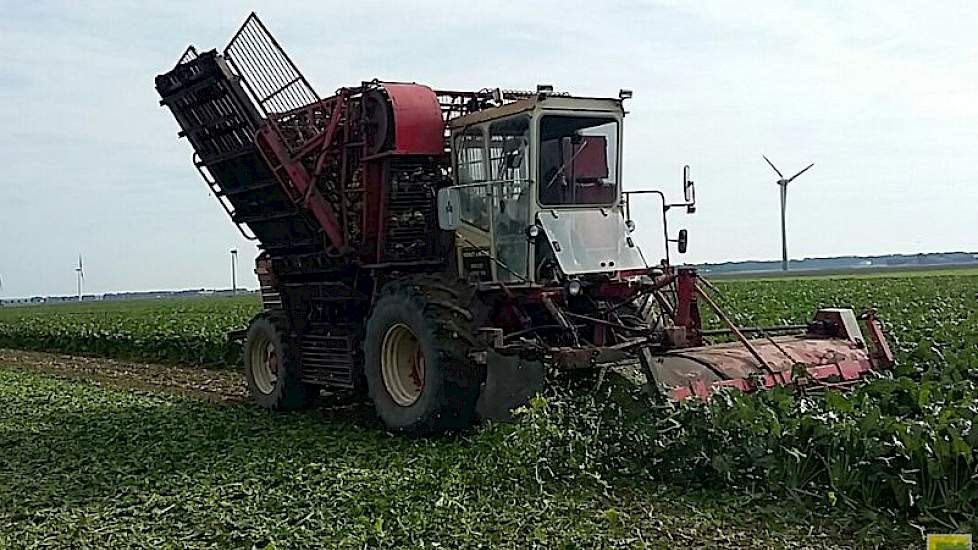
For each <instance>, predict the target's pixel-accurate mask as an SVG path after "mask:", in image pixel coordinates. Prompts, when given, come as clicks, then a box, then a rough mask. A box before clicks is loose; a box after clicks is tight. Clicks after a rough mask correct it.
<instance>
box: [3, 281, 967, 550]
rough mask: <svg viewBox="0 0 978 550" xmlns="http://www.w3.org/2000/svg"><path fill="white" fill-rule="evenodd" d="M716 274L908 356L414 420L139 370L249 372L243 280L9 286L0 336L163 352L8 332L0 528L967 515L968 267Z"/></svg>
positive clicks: (582, 394) (614, 540) (383, 527)
mask: <svg viewBox="0 0 978 550" xmlns="http://www.w3.org/2000/svg"><path fill="white" fill-rule="evenodd" d="M717 284H718V286H719V288H720V290H721V292H722V296H723V302H724V303H725V305H727V306H729V308H730V309H732V310H733V311H734V312H735V313H734V317H735V318H736V319H737V320H738V321H740V322H742V323H743V324H751V325H753V324H759V323H798V322H804V321H807V320H808V319H809V317H810V316H811V314H812V313H813V312H814V311H815V309H817V308H818V307H820V306H840V307H853V308H854V309H856V310H862V309H866V308H870V307H873V308H876V309H878V311H879V314H880V316H881V317H882V318H883V319H884V320H885V321H886V329H887V332H888V336H889V338H890V340H891V343H892V345H893V347H894V349H895V351H896V354H897V359H898V367H897V369H895V371H894V372H892V373H888V374H887V375H886V376H883V377H880V378H878V379H874V380H871V381H868V382H866V383H865V384H862V385H861V386H859V387H858V388H857V389H856V390H855V391H853V392H850V393H848V394H834V393H833V394H828V395H826V396H812V397H800V396H795V395H792V394H789V393H787V392H770V393H767V394H764V395H759V396H740V395H734V394H731V395H729V396H726V395H725V396H721V397H719V398H717V399H714V400H713V401H712V402H711V403H710V404H708V405H704V404H701V403H692V402H690V403H685V404H683V405H682V406H680V407H676V408H672V409H666V410H664V409H662V408H658V407H655V406H653V405H652V404H650V403H648V402H646V400H645V399H644V397H643V396H642V395H641V394H640V392H638V391H636V390H635V388H632V387H629V386H627V385H625V384H620V383H618V382H619V381H618V379H616V378H611V379H610V382H608V383H606V384H605V385H604V386H602V388H600V389H599V390H597V391H595V390H587V389H582V388H573V389H565V390H558V389H553V390H550V391H549V392H548V393H547V395H545V396H541V397H540V398H538V399H535V400H534V402H533V403H532V404H531V405H530V406H528V407H527V408H526V409H525V410H523V411H521V413H520V414H519V415H518V421H517V422H516V423H514V424H508V425H498V426H483V427H480V428H479V429H477V430H474V431H473V432H471V433H467V434H462V435H458V436H453V437H445V438H436V439H429V440H416V439H407V438H402V437H395V436H390V435H388V434H386V433H384V431H383V430H382V429H381V428H380V427H379V425H378V424H377V422H376V421H375V420H374V419H373V418H372V415H371V413H370V408H369V406H365V405H363V404H361V403H344V404H342V406H339V405H337V406H329V405H328V404H327V406H325V407H323V408H321V409H319V410H316V411H309V412H303V413H296V414H287V415H286V414H272V413H267V412H265V411H262V410H259V409H257V408H255V407H253V406H251V405H250V404H247V403H243V402H242V401H243V398H242V397H241V396H240V394H239V393H233V392H231V390H227V392H226V393H227V394H228V395H229V397H227V398H226V399H222V400H220V401H221V402H220V403H213V402H208V401H207V400H203V399H200V398H199V396H196V395H189V394H185V393H181V394H179V395H175V394H174V393H173V392H161V391H153V390H152V387H151V386H153V384H155V383H156V382H153V384H150V383H148V382H147V383H144V384H136V383H133V384H127V383H126V382H125V379H126V377H131V378H133V379H134V380H138V379H140V377H149V376H150V374H149V373H151V374H152V376H153V377H165V376H167V375H165V374H161V373H163V372H164V371H166V370H167V369H168V368H169V369H170V370H171V371H172V372H173V373H179V376H182V377H184V379H182V380H183V381H182V382H180V385H181V387H183V386H193V385H195V384H197V385H199V386H200V387H201V388H204V389H205V390H207V391H211V390H210V389H208V388H214V387H215V384H216V386H218V387H227V388H231V387H235V384H237V385H238V387H240V381H239V380H240V378H239V375H238V373H237V371H236V370H235V369H233V368H231V367H233V366H234V363H235V362H236V356H237V353H238V351H237V350H236V349H235V347H234V346H233V345H231V344H228V343H227V342H226V341H225V338H224V333H225V332H226V331H227V330H231V329H236V328H240V327H242V326H244V325H245V324H246V323H247V321H248V319H249V318H250V317H251V316H252V315H253V314H254V313H256V312H257V311H258V309H259V305H258V303H257V301H256V299H255V298H253V297H247V298H234V299H225V298H215V299H191V300H167V301H158V302H157V301H134V302H125V303H84V304H71V305H64V306H42V307H28V308H20V307H18V308H5V309H0V347H6V348H19V349H33V350H48V351H59V352H66V353H72V354H84V355H90V356H102V357H114V358H117V359H126V360H142V361H146V362H151V363H166V364H171V365H174V366H173V367H168V368H165V367H150V366H140V365H132V364H128V366H126V367H125V368H124V369H123V368H122V367H120V366H119V365H120V363H118V362H112V361H105V362H103V363H100V362H99V361H98V360H95V361H93V360H86V363H85V365H86V366H85V368H84V369H83V370H84V376H63V375H62V374H64V373H65V372H68V371H72V369H74V371H75V372H76V373H77V372H79V369H78V368H74V367H71V366H70V365H68V366H65V364H67V363H70V362H71V360H70V359H68V358H64V357H58V356H46V355H41V354H35V355H36V356H37V357H36V358H33V359H30V360H27V359H22V360H14V359H10V358H9V357H7V358H6V359H5V356H3V355H0V403H2V404H3V406H2V407H0V448H2V449H4V453H3V457H2V458H0V547H7V546H20V545H29V544H33V543H42V542H47V543H52V544H54V545H66V544H68V543H70V542H75V543H78V541H81V542H80V545H86V544H87V545H91V546H96V547H100V546H106V545H119V546H159V545H165V544H170V545H174V546H236V547H250V546H252V545H256V546H258V547H264V546H265V545H268V544H272V545H273V546H277V547H292V546H297V545H316V544H320V545H332V544H334V543H335V544H337V545H340V546H348V547H363V546H365V545H366V546H407V547H415V548H420V547H435V546H437V545H439V544H440V545H441V547H445V548H448V547H456V546H466V547H475V546H480V545H481V546H485V547H499V546H502V547H514V548H515V547H527V546H532V545H537V546H540V547H560V546H561V545H564V547H567V548H574V547H593V546H621V547H633V546H642V545H647V546H649V547H655V548H674V547H683V546H684V545H691V546H696V545H698V544H702V545H706V546H709V545H714V546H721V547H722V546H729V545H734V544H739V545H741V546H744V547H757V546H759V547H777V548H781V547H793V546H794V547H851V546H856V547H873V546H878V547H884V548H895V547H919V546H920V544H921V542H920V541H921V533H922V532H931V533H933V532H956V531H959V532H975V528H976V527H978V519H976V518H978V510H976V506H978V477H976V474H975V470H976V462H975V459H976V458H978V456H976V450H975V449H976V448H978V432H976V431H975V429H974V423H975V420H976V416H978V390H976V385H975V380H976V378H978V273H974V272H968V271H962V272H953V271H952V272H929V273H927V274H916V273H907V274H899V275H897V276H888V277H879V276H873V277H868V278H857V277H854V278H813V279H770V280H751V281H721V282H719V283H717ZM45 358H47V359H45ZM30 365H35V366H37V368H32V367H30ZM177 365H183V366H177ZM188 366H192V367H193V368H187V367H188ZM62 367H64V368H63V369H62ZM59 369H61V370H59ZM120 369H122V370H120ZM100 370H104V372H101V376H100ZM110 371H112V372H110ZM119 372H124V374H119ZM113 373H114V374H113ZM195 373H199V376H200V380H199V381H195V380H196V379H195V378H194V377H195V376H197V374H195ZM173 376H176V375H173ZM77 378H83V379H85V380H81V381H79V380H77ZM91 380H94V382H92V381H91ZM215 380H223V382H220V383H216V382H215ZM159 385H161V386H164V385H166V383H159Z"/></svg>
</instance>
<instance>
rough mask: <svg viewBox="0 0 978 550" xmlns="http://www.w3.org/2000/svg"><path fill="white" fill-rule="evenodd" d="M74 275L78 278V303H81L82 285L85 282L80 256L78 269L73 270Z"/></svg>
mask: <svg viewBox="0 0 978 550" xmlns="http://www.w3.org/2000/svg"><path fill="white" fill-rule="evenodd" d="M75 273H76V274H77V276H78V301H79V302H80V301H82V283H83V282H85V268H84V267H82V257H81V254H79V255H78V267H76V268H75Z"/></svg>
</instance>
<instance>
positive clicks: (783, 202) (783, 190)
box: [761, 155, 815, 271]
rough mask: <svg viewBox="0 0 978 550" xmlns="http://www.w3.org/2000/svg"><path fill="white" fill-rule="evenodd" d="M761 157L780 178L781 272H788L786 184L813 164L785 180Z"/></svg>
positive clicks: (778, 171)
mask: <svg viewBox="0 0 978 550" xmlns="http://www.w3.org/2000/svg"><path fill="white" fill-rule="evenodd" d="M761 156H762V157H764V160H766V161H767V163H768V164H769V165H770V166H771V168H772V169H773V170H774V171H775V172H777V173H778V178H780V179H778V187H780V188H781V271H788V232H787V230H786V229H785V225H784V212H785V207H786V206H787V204H788V184H789V183H791V182H793V181H795V178H797V177H798V176H800V175H802V174H804V173H805V172H807V171H808V169H809V168H811V167H812V166H815V163H814V162H813V163H811V164H809V165H808V166H806V167H805V168H804V169H803V170H802V171H801V172H798V173H797V174H795V175H794V176H791V177H790V178H788V179H785V177H784V174H782V173H781V170H778V168H777V167H776V166H774V163H773V162H771V161H770V160H768V158H767V157H765V156H764V155H761Z"/></svg>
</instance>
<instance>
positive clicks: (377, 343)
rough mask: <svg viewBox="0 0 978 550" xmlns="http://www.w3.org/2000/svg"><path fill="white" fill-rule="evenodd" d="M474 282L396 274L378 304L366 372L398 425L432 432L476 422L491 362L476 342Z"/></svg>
mask: <svg viewBox="0 0 978 550" xmlns="http://www.w3.org/2000/svg"><path fill="white" fill-rule="evenodd" d="M472 294H473V293H472V290H471V289H470V288H469V287H468V286H467V285H463V284H461V283H458V284H455V283H450V282H446V281H444V280H441V279H439V278H436V277H418V278H412V279H407V280H404V281H394V282H392V283H389V284H387V285H385V286H384V288H383V289H382V290H381V293H380V297H379V298H378V299H377V302H376V303H375V304H374V307H373V310H372V311H371V314H370V318H369V319H368V320H367V326H366V331H365V336H364V374H365V376H366V378H367V390H368V393H369V395H370V398H371V399H372V400H373V402H374V405H375V407H376V409H377V415H378V416H379V417H380V419H381V420H382V421H383V422H384V424H385V425H386V426H387V427H388V428H389V429H391V430H393V431H399V432H405V433H411V434H419V435H423V434H432V433H438V432H444V431H449V430H458V429H464V428H466V427H468V426H469V425H471V424H472V422H473V421H474V419H475V417H476V415H475V404H476V400H477V399H478V397H479V387H480V385H481V384H482V382H483V381H484V379H485V368H484V367H482V366H479V365H476V364H473V363H472V361H470V360H469V358H468V352H469V350H471V349H472V346H473V342H474V340H473V336H472V335H473V332H472V319H473V316H472V313H471V302H472Z"/></svg>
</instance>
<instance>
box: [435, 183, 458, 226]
mask: <svg viewBox="0 0 978 550" xmlns="http://www.w3.org/2000/svg"><path fill="white" fill-rule="evenodd" d="M460 225H462V197H461V194H460V193H459V190H458V188H457V187H442V188H441V189H439V190H438V227H440V228H441V229H444V230H445V231H455V230H456V229H458V228H459V226H460Z"/></svg>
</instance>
